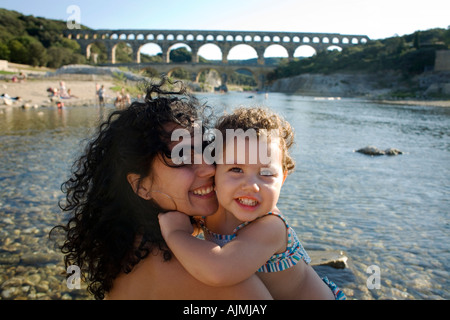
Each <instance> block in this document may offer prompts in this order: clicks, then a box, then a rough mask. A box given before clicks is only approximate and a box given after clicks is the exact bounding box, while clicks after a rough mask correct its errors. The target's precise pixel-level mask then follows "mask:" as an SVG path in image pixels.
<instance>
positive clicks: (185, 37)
mask: <svg viewBox="0 0 450 320" xmlns="http://www.w3.org/2000/svg"><path fill="white" fill-rule="evenodd" d="M65 36H66V37H67V38H69V39H74V40H76V41H77V42H78V43H79V45H80V47H81V50H82V51H83V52H85V54H86V58H88V59H89V58H90V56H91V45H92V44H93V43H95V42H101V43H102V44H103V45H104V46H105V47H106V50H107V55H108V64H112V65H116V66H118V65H127V66H133V67H138V68H141V69H143V68H148V67H149V68H152V69H154V70H155V71H157V72H158V73H166V74H170V73H171V72H172V71H173V70H175V69H177V68H183V69H185V70H188V71H190V72H191V73H192V80H194V81H195V80H198V77H199V74H200V73H201V72H202V71H203V70H205V69H215V70H217V71H218V72H219V74H221V77H222V83H226V79H227V75H229V74H230V73H232V72H234V71H236V70H238V69H246V70H247V71H250V72H251V73H252V74H253V76H254V78H255V79H256V81H257V83H258V88H260V89H261V88H262V86H263V85H264V82H265V77H266V75H267V74H268V73H269V72H270V71H272V70H273V69H275V66H270V65H266V64H265V61H264V53H265V51H266V49H267V48H269V47H270V46H273V45H279V46H281V47H283V48H284V49H285V50H286V52H287V56H288V59H289V60H292V59H293V58H294V53H295V50H297V48H299V47H301V46H310V47H312V48H314V49H315V50H316V51H320V50H327V49H328V48H329V47H330V46H337V47H340V48H345V47H348V46H353V45H357V44H363V43H366V42H367V41H369V38H368V37H367V36H365V35H350V34H338V33H305V32H268V31H260V32H257V31H209V30H82V29H71V30H70V29H68V30H66V31H65ZM121 42H124V43H126V44H128V45H129V46H130V47H131V49H132V51H133V63H127V64H122V63H116V57H115V51H116V47H117V45H118V44H119V43H121ZM149 43H153V44H156V45H158V46H159V47H160V48H161V51H162V58H163V63H141V58H140V52H141V49H142V47H143V46H144V45H146V44H149ZM179 44H184V45H187V46H188V47H189V48H190V49H191V54H192V63H183V64H180V63H173V62H171V61H170V59H169V57H170V51H171V50H172V48H173V47H174V46H175V45H179ZM207 44H214V45H216V46H217V47H218V48H219V49H220V51H221V53H222V59H221V61H220V62H217V63H211V64H209V63H199V55H198V52H199V50H200V48H201V47H202V46H204V45H207ZM241 44H245V45H248V46H250V47H251V48H253V49H254V50H255V51H256V54H257V63H255V64H239V65H236V64H232V63H229V61H228V54H229V52H230V50H231V49H232V48H233V47H235V46H237V45H241Z"/></svg>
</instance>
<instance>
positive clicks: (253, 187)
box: [242, 178, 260, 192]
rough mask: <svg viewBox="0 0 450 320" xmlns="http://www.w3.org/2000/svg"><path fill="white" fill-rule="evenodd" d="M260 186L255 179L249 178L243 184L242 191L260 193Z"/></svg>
mask: <svg viewBox="0 0 450 320" xmlns="http://www.w3.org/2000/svg"><path fill="white" fill-rule="evenodd" d="M259 189H260V188H259V185H258V183H257V181H256V179H254V178H247V179H245V180H244V182H243V183H242V190H245V191H248V192H259Z"/></svg>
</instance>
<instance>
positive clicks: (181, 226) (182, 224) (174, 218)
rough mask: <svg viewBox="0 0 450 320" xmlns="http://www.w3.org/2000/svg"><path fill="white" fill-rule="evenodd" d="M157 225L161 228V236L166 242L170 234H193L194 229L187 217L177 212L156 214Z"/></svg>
mask: <svg viewBox="0 0 450 320" xmlns="http://www.w3.org/2000/svg"><path fill="white" fill-rule="evenodd" d="M158 219H159V225H160V227H161V234H162V236H163V238H164V239H165V240H166V241H167V239H168V237H169V235H170V234H171V233H172V232H176V231H182V232H186V233H188V234H192V233H193V232H194V227H193V226H192V224H191V220H190V218H189V216H188V215H186V214H184V213H182V212H179V211H169V212H166V213H160V214H158Z"/></svg>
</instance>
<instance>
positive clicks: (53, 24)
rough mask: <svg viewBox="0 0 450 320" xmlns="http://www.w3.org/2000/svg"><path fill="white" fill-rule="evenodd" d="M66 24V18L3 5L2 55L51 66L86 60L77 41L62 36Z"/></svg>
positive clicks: (0, 14)
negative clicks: (28, 13)
mask: <svg viewBox="0 0 450 320" xmlns="http://www.w3.org/2000/svg"><path fill="white" fill-rule="evenodd" d="M66 28H67V25H66V22H65V21H59V20H51V19H44V18H40V17H34V16H25V15H23V14H21V13H19V12H16V11H10V10H6V9H0V59H5V60H9V61H11V62H16V63H23V64H29V65H33V66H47V67H51V68H59V67H61V66H62V65H65V64H68V63H84V62H85V58H84V57H83V55H82V54H81V52H80V46H79V45H78V43H77V42H76V41H75V40H70V39H67V38H64V37H63V36H62V34H63V31H64V30H65V29H66ZM82 28H86V27H84V26H82Z"/></svg>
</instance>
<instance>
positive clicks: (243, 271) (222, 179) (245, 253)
mask: <svg viewBox="0 0 450 320" xmlns="http://www.w3.org/2000/svg"><path fill="white" fill-rule="evenodd" d="M216 129H217V130H218V132H219V133H220V134H218V135H216V136H215V137H216V140H218V139H220V140H221V139H222V137H223V138H225V137H227V138H225V140H224V142H223V147H219V148H217V149H215V152H216V153H218V158H216V161H217V159H219V160H218V161H219V162H217V164H216V175H215V191H216V194H217V199H218V201H219V209H218V211H217V212H216V213H215V214H213V215H210V216H206V217H205V218H204V219H201V220H199V222H200V225H201V226H202V229H203V233H204V235H205V239H206V240H208V241H204V240H201V239H199V238H197V237H195V236H193V235H192V232H193V227H192V225H191V222H190V219H189V217H188V216H186V215H185V214H183V213H181V212H167V213H162V214H160V215H159V219H160V225H161V232H162V235H163V237H164V239H165V240H166V243H167V245H168V246H169V248H170V249H171V250H172V252H173V253H174V255H175V257H176V258H177V259H178V260H179V261H180V263H181V264H182V265H183V267H184V268H185V269H186V270H187V271H188V272H189V273H191V274H192V276H193V277H195V278H196V279H198V280H200V281H202V282H204V283H205V284H207V285H214V286H228V285H235V284H237V283H239V282H241V281H243V280H245V279H247V278H249V277H250V276H252V275H253V274H254V273H255V272H256V271H258V273H257V274H258V276H259V277H260V278H261V280H262V281H263V283H264V284H265V285H266V287H267V289H268V290H269V292H270V293H271V295H272V297H273V298H274V299H282V300H293V299H344V298H345V296H344V294H343V293H342V291H340V290H339V288H337V286H336V285H335V284H334V283H333V282H331V281H329V280H328V278H326V277H325V278H324V279H320V277H319V276H318V275H317V273H316V272H315V271H314V269H313V268H312V267H311V266H310V265H309V263H310V261H311V259H310V258H309V256H308V254H307V253H306V251H305V249H304V248H303V246H302V245H301V243H300V241H299V239H298V237H297V235H296V233H295V231H294V230H293V229H292V228H291V227H290V226H289V224H288V222H287V220H286V219H285V217H284V216H283V215H282V214H281V213H280V212H279V211H278V209H277V208H276V204H277V202H278V198H279V195H280V191H281V187H282V185H283V183H284V181H285V179H286V177H287V175H288V174H289V173H290V172H291V171H292V170H293V169H294V166H295V164H294V160H293V159H292V158H291V156H290V155H289V152H288V150H289V148H290V147H291V146H292V145H293V142H294V133H293V131H292V129H291V126H290V124H289V123H288V122H287V121H285V120H284V119H282V118H281V117H279V116H278V115H277V114H275V113H274V112H272V111H270V110H267V109H263V108H239V109H237V110H235V111H234V112H233V113H232V114H230V115H225V116H223V117H222V118H221V119H219V122H218V125H217V126H216ZM230 129H231V130H233V131H234V130H236V129H238V130H241V129H242V130H243V132H244V133H245V136H246V137H247V138H246V140H245V142H244V143H243V144H241V145H239V143H237V140H238V139H237V138H235V136H234V135H232V137H231V138H228V133H229V132H228V131H229V130H230ZM252 132H254V133H255V134H254V135H253V136H252V135H250V136H248V135H247V134H251V133H252ZM241 141H243V140H241ZM244 144H245V146H244ZM216 146H222V144H221V143H219V142H218V143H217V144H216ZM264 146H265V148H264ZM254 147H255V148H254ZM256 147H257V148H256ZM264 150H265V151H264ZM256 153H257V154H258V155H256ZM267 154H270V157H269V159H264V160H263V158H262V155H264V156H266V155H267ZM253 155H255V157H253V159H252V156H253Z"/></svg>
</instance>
